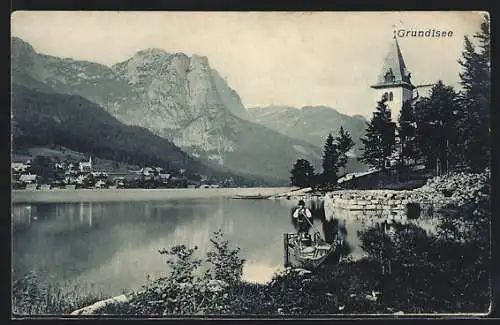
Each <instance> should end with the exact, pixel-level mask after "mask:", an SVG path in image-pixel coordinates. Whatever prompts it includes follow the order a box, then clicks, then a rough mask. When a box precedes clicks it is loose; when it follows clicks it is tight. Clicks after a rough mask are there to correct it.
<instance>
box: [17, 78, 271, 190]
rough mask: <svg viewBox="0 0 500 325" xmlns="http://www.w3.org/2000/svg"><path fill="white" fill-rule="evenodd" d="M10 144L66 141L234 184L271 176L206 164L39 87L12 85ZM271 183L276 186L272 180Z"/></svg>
mask: <svg viewBox="0 0 500 325" xmlns="http://www.w3.org/2000/svg"><path fill="white" fill-rule="evenodd" d="M11 114H12V148H13V151H14V152H15V151H16V150H20V149H25V148H30V147H36V146H52V145H56V146H64V147H66V148H70V149H73V150H76V151H78V152H83V153H91V154H92V155H94V156H95V157H100V158H103V159H110V160H114V161H122V162H126V163H130V164H134V165H141V166H146V165H147V166H152V165H153V166H163V167H164V168H167V169H168V170H171V171H178V170H179V169H185V170H186V173H187V175H188V176H190V175H191V176H192V175H196V174H198V175H199V174H202V175H206V176H210V177H214V178H216V179H224V178H227V177H232V178H233V179H234V180H235V181H236V182H237V183H238V184H240V185H242V184H246V185H262V184H266V183H270V184H272V180H271V179H259V178H256V177H252V176H251V175H244V174H236V173H230V172H227V171H224V170H223V169H222V168H221V167H220V166H213V167H210V166H207V165H205V164H203V163H201V162H200V161H198V160H197V159H195V158H193V157H191V156H190V155H188V154H186V153H185V152H184V151H182V150H181V149H180V148H178V147H177V146H175V145H174V144H173V143H171V142H170V141H168V140H166V139H164V138H161V137H159V136H157V135H155V134H153V133H152V132H151V131H149V130H147V129H145V128H143V127H139V126H133V125H126V124H123V123H121V122H120V121H118V120H117V119H116V118H114V117H113V116H111V115H110V114H109V113H108V112H106V111H105V110H104V109H103V108H102V107H100V106H98V105H97V104H95V103H92V102H90V101H88V100H87V99H85V98H83V97H81V96H78V95H66V94H56V93H47V92H41V91H37V90H33V89H29V88H26V87H24V86H19V85H17V84H13V85H12V109H11ZM274 185H277V184H276V183H274Z"/></svg>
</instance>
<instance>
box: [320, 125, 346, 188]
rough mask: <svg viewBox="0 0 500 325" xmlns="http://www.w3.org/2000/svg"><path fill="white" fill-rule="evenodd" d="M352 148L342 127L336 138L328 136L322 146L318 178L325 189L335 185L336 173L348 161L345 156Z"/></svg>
mask: <svg viewBox="0 0 500 325" xmlns="http://www.w3.org/2000/svg"><path fill="white" fill-rule="evenodd" d="M353 146H354V142H353V141H352V138H351V136H350V135H349V133H348V132H346V131H344V128H343V127H342V126H341V127H340V130H339V134H338V136H337V137H335V138H334V137H333V136H332V134H331V133H329V134H328V137H327V138H326V140H325V144H324V146H323V174H321V176H319V178H320V179H319V182H320V183H321V185H322V186H323V187H324V188H325V189H332V188H333V186H335V185H336V184H337V179H338V172H339V170H340V169H341V168H345V166H346V164H347V161H348V157H347V155H346V154H347V152H348V151H349V150H351V148H352V147H353ZM320 183H317V184H320Z"/></svg>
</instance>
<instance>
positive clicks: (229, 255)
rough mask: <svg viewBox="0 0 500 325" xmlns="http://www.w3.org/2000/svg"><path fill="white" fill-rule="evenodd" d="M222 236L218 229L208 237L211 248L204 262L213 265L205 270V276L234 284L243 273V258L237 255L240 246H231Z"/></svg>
mask: <svg viewBox="0 0 500 325" xmlns="http://www.w3.org/2000/svg"><path fill="white" fill-rule="evenodd" d="M223 236H224V234H223V233H222V231H221V230H218V231H216V232H215V233H214V236H213V238H211V239H210V242H211V243H212V250H210V251H209V252H207V259H206V262H208V263H210V264H211V265H212V266H213V267H212V268H211V269H209V270H208V271H207V272H206V274H205V276H206V278H208V279H216V280H224V281H225V282H227V283H229V284H234V283H236V282H238V281H239V280H240V279H241V276H242V275H243V264H244V263H245V260H244V259H242V258H240V257H239V255H238V254H239V252H240V248H239V247H236V248H234V249H233V248H231V245H230V243H229V241H228V240H225V239H224V238H223Z"/></svg>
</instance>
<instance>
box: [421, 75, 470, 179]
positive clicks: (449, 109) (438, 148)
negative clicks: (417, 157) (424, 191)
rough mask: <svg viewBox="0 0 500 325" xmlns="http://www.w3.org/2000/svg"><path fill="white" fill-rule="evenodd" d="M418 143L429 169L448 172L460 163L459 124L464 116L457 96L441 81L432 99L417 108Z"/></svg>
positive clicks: (424, 100)
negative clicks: (437, 168)
mask: <svg viewBox="0 0 500 325" xmlns="http://www.w3.org/2000/svg"><path fill="white" fill-rule="evenodd" d="M415 115H416V125H417V128H416V132H415V135H416V140H417V146H418V149H419V152H421V154H422V156H423V158H424V159H425V162H426V165H427V166H428V167H435V166H437V165H436V164H437V163H438V162H439V166H437V167H439V169H440V170H441V171H447V170H449V168H451V167H452V166H454V165H456V164H458V163H459V162H460V160H461V159H460V154H459V148H458V146H460V142H459V138H458V128H457V123H458V120H459V117H460V116H461V115H462V112H461V107H460V106H459V105H458V102H457V94H456V93H455V91H454V90H453V88H452V87H449V86H446V85H444V84H443V82H442V81H438V83H437V84H436V85H434V87H433V88H432V90H431V95H430V97H429V98H423V99H422V100H420V101H419V102H418V103H417V104H416V107H415Z"/></svg>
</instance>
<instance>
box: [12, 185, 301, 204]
mask: <svg viewBox="0 0 500 325" xmlns="http://www.w3.org/2000/svg"><path fill="white" fill-rule="evenodd" d="M292 190H293V188H292V187H248V188H246V187H237V188H207V189H190V188H173V189H170V188H168V189H50V190H12V191H11V193H12V194H11V203H12V204H23V203H64V202H68V203H70V202H82V201H93V202H113V201H115V202H118V201H124V200H134V201H144V200H166V199H186V198H192V199H196V198H209V197H212V198H213V197H222V198H223V197H227V198H230V197H233V196H235V195H255V194H261V195H271V196H274V195H281V194H282V193H288V192H290V191H292Z"/></svg>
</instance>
